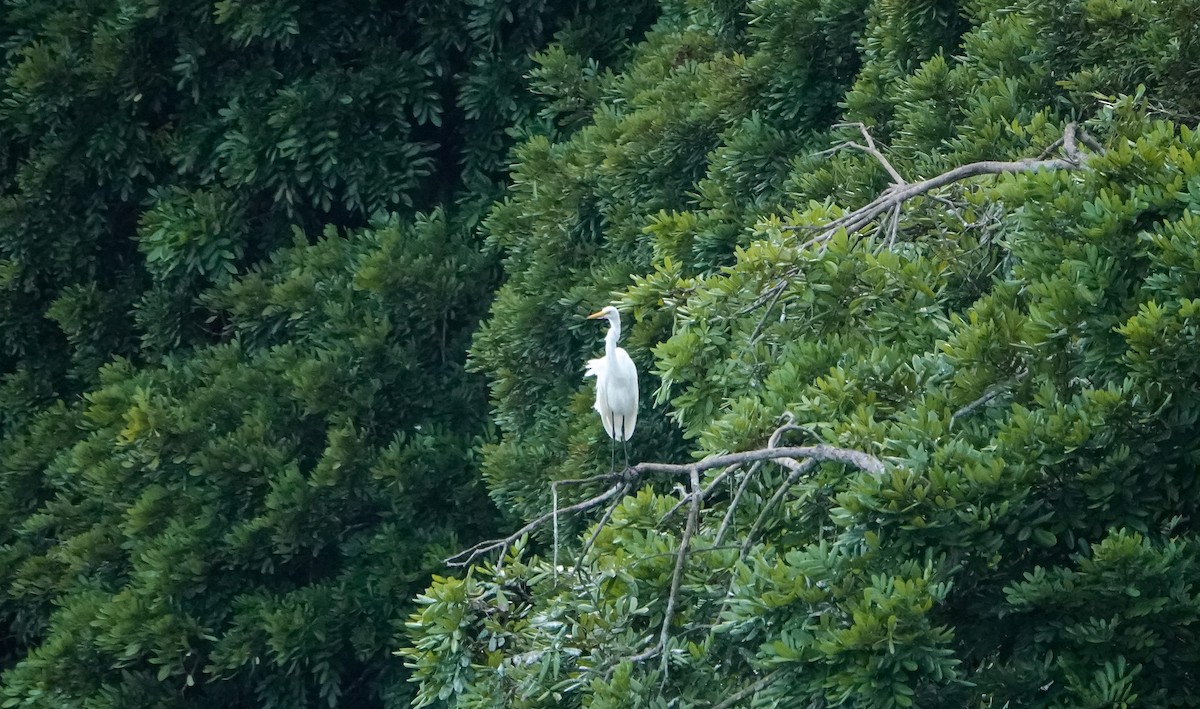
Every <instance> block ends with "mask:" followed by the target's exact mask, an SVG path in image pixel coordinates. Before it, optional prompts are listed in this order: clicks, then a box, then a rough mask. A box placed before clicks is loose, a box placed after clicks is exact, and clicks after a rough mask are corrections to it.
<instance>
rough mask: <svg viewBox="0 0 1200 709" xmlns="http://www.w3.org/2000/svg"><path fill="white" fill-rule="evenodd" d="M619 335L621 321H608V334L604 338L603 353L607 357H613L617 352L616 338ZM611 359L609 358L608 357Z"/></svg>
mask: <svg viewBox="0 0 1200 709" xmlns="http://www.w3.org/2000/svg"><path fill="white" fill-rule="evenodd" d="M620 337H621V323H620V322H613V321H611V320H610V321H609V323H608V335H606V336H605V338H604V354H606V355H607V356H608V357H610V358H612V357H615V356H616V354H617V340H618V339H620ZM610 361H611V359H610Z"/></svg>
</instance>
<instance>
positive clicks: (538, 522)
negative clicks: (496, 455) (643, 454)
mask: <svg viewBox="0 0 1200 709" xmlns="http://www.w3.org/2000/svg"><path fill="white" fill-rule="evenodd" d="M790 430H803V431H807V429H804V428H802V427H799V426H795V425H793V424H792V423H791V422H790V420H789V421H788V423H786V424H785V425H784V426H781V427H780V428H779V429H778V430H776V431H775V433H773V434H772V436H771V440H770V441H768V446H770V444H771V442H773V441H778V440H779V436H781V435H782V434H783V433H784V432H786V431H790ZM810 433H811V432H810ZM802 460H805V461H806V460H813V461H817V462H833V463H842V464H843V465H850V466H852V467H855V468H858V469H860V470H864V471H866V472H868V473H872V474H875V475H879V474H882V473H883V472H884V469H885V468H884V464H883V461H881V460H879V459H878V458H876V457H875V456H873V455H870V454H867V453H863V452H861V451H855V450H849V449H846V448H837V447H835V446H828V445H816V446H791V447H785V448H773V447H767V448H762V449H758V450H749V451H741V452H739V453H726V454H723V455H710V456H709V457H707V458H704V459H702V460H699V461H696V462H695V463H687V464H680V465H675V464H671V463H638V464H637V465H634V466H631V467H629V468H627V469H625V470H623V471H621V472H617V473H607V474H604V475H597V476H595V477H592V478H580V479H573V480H560V481H557V482H554V483H551V485H552V487H553V490H552V492H553V493H555V497H557V491H558V486H559V485H568V484H569V485H583V484H586V483H615V484H613V485H611V486H610V487H609V488H608V489H606V490H604V491H603V492H601V493H599V494H597V495H594V496H592V497H589V498H588V499H586V500H583V501H581V502H576V503H575V504H573V505H570V506H568V507H563V508H562V509H558V505H557V502H556V503H555V505H554V509H551V510H550V511H549V512H547V513H545V514H543V515H541V516H540V517H538V518H536V519H534V520H533V521H531V522H529V523H528V524H526V525H525V526H524V527H521V528H520V529H518V530H517V531H516V532H513V533H512V534H510V535H508V536H507V537H503V538H500V539H490V540H487V541H483V542H479V543H478V544H476V545H474V546H472V547H470V548H468V549H464V550H463V551H461V552H459V553H457V554H455V555H454V556H451V557H449V558H447V559H446V560H445V563H446V564H447V565H448V566H452V567H462V566H469V565H470V564H472V563H474V562H475V561H476V560H477V559H479V558H480V557H482V556H483V555H485V554H488V553H490V552H493V551H496V550H497V549H499V550H500V556H501V558H503V556H504V553H505V552H506V551H507V550H508V548H509V547H510V546H512V545H513V544H514V543H515V542H516V541H517V540H518V539H520V538H521V537H522V536H524V535H526V534H529V533H531V532H535V531H537V530H538V529H540V528H542V527H543V526H545V525H546V523H548V522H549V523H551V524H554V525H557V520H558V515H560V514H570V513H573V512H583V511H585V510H589V509H591V508H593V507H596V506H598V505H600V504H601V503H603V502H604V501H605V500H609V499H611V498H613V497H616V496H621V495H623V494H624V493H626V492H628V491H629V490H630V489H632V488H633V487H635V486H636V485H638V484H639V483H640V482H641V481H642V479H643V478H644V477H645V476H646V475H648V474H650V473H663V474H667V475H672V476H674V475H679V476H684V475H686V476H689V477H690V476H691V475H696V476H699V474H700V473H702V472H704V471H706V470H711V469H713V468H721V467H724V468H727V469H729V470H727V471H726V473H723V474H722V475H720V476H718V478H717V479H718V480H721V479H723V477H724V476H725V475H728V474H732V472H733V470H735V469H736V468H737V467H739V466H741V465H744V464H746V463H756V464H761V463H762V462H766V461H774V462H775V463H778V464H780V465H782V466H784V467H786V468H788V469H789V470H792V471H795V470H796V469H797V468H799V467H802V465H803V463H801V462H800V461H802ZM752 470H753V469H752ZM747 477H748V476H747ZM714 482H716V481H714ZM715 489H716V485H715V484H710V485H709V486H708V487H706V488H704V489H699V488H698V487H697V489H696V491H694V492H692V493H690V494H689V495H688V496H687V497H685V500H684V501H685V502H686V501H688V498H695V499H696V501H697V502H700V501H703V500H704V498H705V497H707V496H708V495H709V494H711V493H712V491H713V490H715ZM740 496H741V495H740V491H739V494H738V496H737V497H736V498H735V501H736V499H737V498H740ZM608 516H609V515H606V516H605V517H606V519H607V517H608ZM605 521H606V520H605ZM602 526H603V525H601V527H602ZM599 531H600V527H598V528H597V529H596V531H595V532H593V535H597V534H599Z"/></svg>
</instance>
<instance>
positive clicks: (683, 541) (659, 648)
mask: <svg viewBox="0 0 1200 709" xmlns="http://www.w3.org/2000/svg"><path fill="white" fill-rule="evenodd" d="M688 473H689V476H690V477H691V483H692V493H691V495H690V496H689V497H691V499H692V504H691V507H690V508H689V509H688V518H687V524H686V525H684V528H683V536H682V537H680V538H679V553H678V554H676V556H675V570H674V571H673V572H672V573H671V591H670V593H669V594H668V595H667V609H666V610H665V611H663V624H662V630H661V631H660V632H659V635H658V643H657V644H656V645H655V646H654V647H652V648H650V649H649V650H646V651H645V652H641V653H639V654H637V655H634V656H633V657H631V658H630V660H631V661H633V662H641V661H642V660H647V659H649V658H651V657H654V656H655V655H661V656H662V671H663V679H664V681H665V680H666V674H667V654H666V648H667V640H669V639H670V637H671V619H672V618H673V617H674V615H675V606H676V605H678V603H679V588H680V586H682V585H683V568H684V566H685V565H686V564H687V555H688V551H689V547H690V546H691V543H692V535H693V534H695V533H696V527H698V526H699V525H700V506H701V500H702V498H701V495H700V473H699V472H698V471H697V470H696V469H695V468H693V469H691V470H690V471H688Z"/></svg>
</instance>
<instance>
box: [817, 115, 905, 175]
mask: <svg viewBox="0 0 1200 709" xmlns="http://www.w3.org/2000/svg"><path fill="white" fill-rule="evenodd" d="M834 128H857V129H858V131H859V132H860V133H862V136H863V140H864V141H866V143H867V144H866V145H865V146H864V145H859V144H858V143H855V142H853V141H846V142H845V143H842V144H841V145H839V146H838V147H837V150H840V149H842V148H854V149H856V150H861V151H862V152H864V153H866V154H868V155H870V156H871V157H873V158H875V159H876V160H877V161H879V164H880V165H883V169H884V170H887V173H888V175H891V177H892V184H893V185H904V184H908V183H907V182H906V181H905V180H904V178H903V177H901V176H900V173H899V172H897V171H896V168H894V167H892V164H891V163H890V162H888V159H887V158H886V157H884V155H883V152H881V151H880V150H879V148H877V147H876V146H875V139H874V138H872V137H871V132H870V131H869V130H867V126H866V125H865V124H863V123H838V124H835V125H834ZM825 152H828V151H825ZM819 154H820V153H818V155H819Z"/></svg>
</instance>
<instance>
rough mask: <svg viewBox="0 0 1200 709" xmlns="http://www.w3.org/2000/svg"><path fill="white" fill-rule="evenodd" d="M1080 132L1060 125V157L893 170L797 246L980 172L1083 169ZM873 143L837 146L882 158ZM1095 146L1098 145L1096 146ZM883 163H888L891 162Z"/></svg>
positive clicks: (853, 227) (859, 225)
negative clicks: (860, 201)
mask: <svg viewBox="0 0 1200 709" xmlns="http://www.w3.org/2000/svg"><path fill="white" fill-rule="evenodd" d="M861 130H863V132H864V133H866V128H865V127H863V128H862V129H861ZM1079 134H1080V131H1079V128H1078V126H1077V125H1076V124H1075V123H1068V124H1067V125H1066V127H1065V128H1064V129H1063V137H1062V139H1061V141H1056V143H1055V145H1053V146H1051V148H1056V147H1058V146H1059V145H1061V148H1062V157H1056V158H1044V157H1039V158H1024V159H1021V160H1010V161H1002V160H984V161H981V162H973V163H969V164H967V165H960V166H958V167H956V168H954V169H952V170H949V171H947V172H944V173H942V174H940V175H937V176H935V177H931V178H929V179H927V180H921V181H920V182H914V183H907V182H904V180H903V179H902V178H900V176H899V174H898V173H897V174H894V175H893V179H894V180H897V179H898V180H899V182H895V183H893V184H892V185H891V186H890V187H888V188H887V189H886V190H884V191H883V192H882V193H881V194H880V195H879V196H878V197H876V198H875V199H874V200H872V201H871V202H869V203H868V204H866V205H864V206H862V207H859V208H858V209H855V210H852V211H850V212H847V213H846V214H843V215H842V216H840V217H838V218H837V219H834V220H833V221H831V222H829V223H828V224H826V225H825V226H824V227H822V231H821V233H820V234H818V235H817V236H816V237H814V238H812V239H809V240H808V241H807V242H805V243H804V244H803V245H802V246H801V247H800V248H801V249H803V248H805V247H807V246H812V245H815V244H824V243H825V242H826V241H828V240H829V239H831V238H833V236H834V235H835V234H837V233H838V231H839V230H843V229H844V230H845V231H846V233H847V234H855V233H857V232H858V231H860V230H862V229H863V228H865V227H866V226H867V225H868V224H870V223H871V222H873V221H875V220H876V219H877V218H878V217H879V216H880V215H882V214H884V213H886V212H893V213H894V215H898V214H899V208H900V205H902V204H904V203H905V202H907V201H908V200H910V199H912V198H914V197H917V196H919V195H923V194H926V193H928V192H930V191H932V190H936V189H939V188H941V187H945V186H946V185H950V184H953V183H955V182H959V181H961V180H966V179H969V178H972V177H979V176H981V175H1002V174H1006V173H1017V172H1036V171H1038V170H1079V169H1082V168H1083V167H1085V166H1086V158H1085V156H1084V155H1082V154H1081V153H1080V152H1079V146H1078V144H1077V141H1076V138H1077V135H1079ZM1083 135H1084V136H1085V137H1083V138H1080V140H1082V141H1083V142H1084V145H1086V146H1087V147H1088V148H1090V149H1091V150H1093V151H1095V152H1098V153H1100V152H1103V150H1102V148H1101V146H1100V144H1099V143H1097V142H1096V141H1095V140H1094V139H1093V138H1092V137H1091V136H1087V135H1086V133H1083ZM873 145H874V142H869V143H868V145H867V146H863V145H859V144H857V143H851V142H847V143H843V144H842V145H839V146H837V148H836V149H842V148H845V147H853V148H856V149H860V150H862V151H863V152H866V153H868V154H870V155H871V156H872V157H875V158H876V159H877V160H879V159H880V158H883V154H882V153H881V152H880V151H879V150H878V149H874V150H872V147H871V146H873ZM1097 148H1101V149H1100V150H1097ZM824 152H828V151H824ZM818 154H820V153H818ZM883 160H884V161H886V158H883ZM886 166H890V164H888V165H886ZM886 166H885V167H886ZM891 172H894V168H893V169H892V170H889V173H891ZM784 228H785V229H789V230H802V229H809V228H811V227H810V226H800V225H798V226H789V227H784ZM893 240H894V233H893V235H891V236H890V237H889V241H893Z"/></svg>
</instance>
